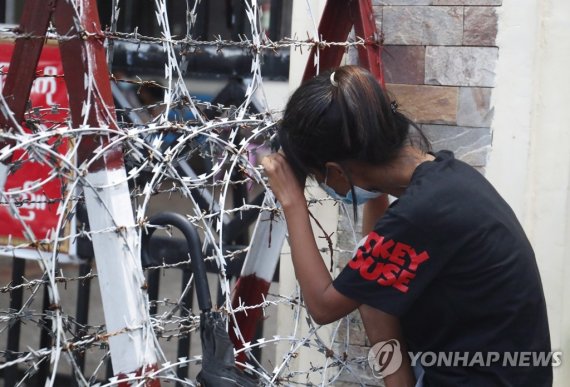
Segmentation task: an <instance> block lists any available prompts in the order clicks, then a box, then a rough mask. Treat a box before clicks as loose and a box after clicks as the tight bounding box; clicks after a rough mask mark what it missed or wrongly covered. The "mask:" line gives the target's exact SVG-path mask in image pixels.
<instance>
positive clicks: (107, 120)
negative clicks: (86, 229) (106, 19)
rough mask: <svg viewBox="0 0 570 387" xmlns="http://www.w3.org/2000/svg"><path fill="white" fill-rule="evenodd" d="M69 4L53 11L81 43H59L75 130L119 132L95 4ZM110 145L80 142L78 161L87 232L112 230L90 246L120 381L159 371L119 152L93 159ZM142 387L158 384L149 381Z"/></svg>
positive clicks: (60, 26)
mask: <svg viewBox="0 0 570 387" xmlns="http://www.w3.org/2000/svg"><path fill="white" fill-rule="evenodd" d="M73 3H74V4H75V7H73V6H72V2H71V0H64V1H59V2H58V4H57V8H56V10H55V26H56V28H57V30H58V32H59V33H60V34H61V35H69V34H70V33H71V34H73V33H76V34H77V36H78V37H77V38H76V39H72V40H67V41H61V42H60V50H61V57H62V62H63V69H64V73H65V79H66V84H67V88H68V92H69V100H70V108H71V116H72V123H73V126H74V127H79V126H80V125H83V124H85V123H86V124H88V125H89V126H90V127H94V128H107V127H108V128H113V129H116V128H117V125H116V115H115V111H114V104H113V97H112V92H111V85H110V82H109V73H108V68H107V62H106V54H105V49H104V46H103V41H104V39H103V34H102V32H101V28H100V24H99V15H98V12H97V4H96V2H95V1H94V0H79V1H77V0H76V1H74V2H73ZM82 34H83V35H82ZM80 35H82V39H81V38H79V36H80ZM78 59H80V60H78ZM87 101H89V104H88V102H87ZM110 141H111V139H110V138H109V137H108V136H104V135H99V136H97V135H91V136H84V137H83V138H82V139H81V144H80V146H79V150H78V153H79V154H78V160H79V163H80V166H81V165H82V164H83V165H86V164H85V163H87V162H88V163H89V167H88V169H87V174H86V175H85V181H86V184H84V186H83V187H84V188H83V189H84V193H85V203H86V206H87V214H88V218H89V225H90V228H91V230H93V231H99V230H105V229H107V230H111V231H109V232H96V233H94V234H93V235H92V241H93V250H94V253H95V261H96V263H97V271H98V275H99V283H100V289H101V298H102V302H103V310H104V313H105V324H106V328H107V332H108V333H109V334H110V336H109V339H108V340H109V348H110V350H111V361H112V365H113V371H114V373H115V375H119V377H123V376H126V375H128V374H131V375H132V374H135V375H136V376H144V375H145V374H148V373H149V372H150V371H155V370H156V369H157V366H156V363H157V355H156V348H155V340H154V332H153V330H152V327H151V326H150V318H149V312H148V297H147V295H146V293H145V291H144V290H143V288H144V283H145V278H144V274H143V271H142V265H141V260H140V246H139V244H138V236H137V230H136V227H135V220H134V214H133V210H132V207H131V201H130V194H129V189H128V185H127V176H126V171H125V166H124V163H123V157H122V150H121V147H120V146H119V145H117V146H114V147H111V148H110V149H109V150H107V151H106V152H104V153H103V154H101V155H99V156H98V158H97V159H96V160H91V159H92V158H93V157H94V156H95V154H96V153H97V149H100V147H105V146H107V145H108V144H109V143H110ZM127 385H128V383H126V382H125V383H122V384H120V386H127ZM145 385H146V386H153V387H154V386H160V383H159V382H158V381H157V380H149V381H147V382H146V383H145Z"/></svg>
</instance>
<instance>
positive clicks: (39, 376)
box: [30, 284, 52, 386]
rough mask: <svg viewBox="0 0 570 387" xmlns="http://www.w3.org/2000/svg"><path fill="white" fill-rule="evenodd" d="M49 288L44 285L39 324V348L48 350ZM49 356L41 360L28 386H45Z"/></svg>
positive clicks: (49, 343) (49, 340)
mask: <svg viewBox="0 0 570 387" xmlns="http://www.w3.org/2000/svg"><path fill="white" fill-rule="evenodd" d="M49 286H50V285H48V284H46V285H44V298H43V306H42V311H43V314H44V317H42V322H41V327H42V330H41V333H40V348H49V347H51V335H50V333H51V331H52V319H51V318H49V317H48V314H49V313H50V310H51V308H50V297H49ZM50 363H51V362H50V356H49V355H47V356H46V358H44V359H43V361H42V363H41V364H40V366H39V370H38V372H37V373H36V374H35V375H34V377H33V382H32V383H31V384H30V385H32V386H44V385H45V384H46V380H47V378H48V376H49V373H50V370H49V369H50Z"/></svg>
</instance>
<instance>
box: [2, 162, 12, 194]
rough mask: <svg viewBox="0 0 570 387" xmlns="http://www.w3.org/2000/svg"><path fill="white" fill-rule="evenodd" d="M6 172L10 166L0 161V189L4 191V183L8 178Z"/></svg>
mask: <svg viewBox="0 0 570 387" xmlns="http://www.w3.org/2000/svg"><path fill="white" fill-rule="evenodd" d="M8 172H10V166H8V165H6V164H4V163H1V162H0V191H4V185H5V184H6V180H7V179H8Z"/></svg>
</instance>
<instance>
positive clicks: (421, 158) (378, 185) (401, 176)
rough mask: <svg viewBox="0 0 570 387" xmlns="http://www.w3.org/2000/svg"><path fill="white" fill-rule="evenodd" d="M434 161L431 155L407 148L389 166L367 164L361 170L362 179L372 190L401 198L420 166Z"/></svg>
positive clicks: (410, 147)
mask: <svg viewBox="0 0 570 387" xmlns="http://www.w3.org/2000/svg"><path fill="white" fill-rule="evenodd" d="M433 159H434V157H433V155H431V154H429V153H425V152H423V151H422V150H420V149H417V148H414V147H412V146H405V147H403V148H402V149H401V151H400V152H399V153H398V155H397V156H396V157H395V158H394V160H392V161H391V162H389V163H388V164H384V165H370V164H367V166H366V167H365V168H359V170H360V171H362V175H361V176H360V178H361V179H362V181H363V182H364V183H365V184H366V186H368V187H369V188H371V189H375V190H378V191H382V192H384V193H387V194H390V195H392V196H395V197H399V196H400V195H401V194H402V193H403V192H404V191H405V190H406V188H407V187H408V185H409V184H410V181H411V180H412V175H413V174H414V171H415V170H416V168H417V167H418V165H420V164H421V163H423V162H426V161H432V160H433Z"/></svg>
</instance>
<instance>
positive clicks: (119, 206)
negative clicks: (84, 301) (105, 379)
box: [84, 168, 157, 375]
mask: <svg viewBox="0 0 570 387" xmlns="http://www.w3.org/2000/svg"><path fill="white" fill-rule="evenodd" d="M86 180H87V182H88V184H89V185H90V186H91V187H89V186H88V185H86V186H85V187H84V191H85V202H86V205H87V213H88V216H89V223H90V224H89V226H90V228H91V230H93V231H96V232H95V233H94V234H92V241H93V249H94V252H95V258H96V262H97V272H98V274H99V282H100V289H101V299H102V302H103V310H104V313H105V324H106V327H107V332H108V333H109V334H111V335H112V336H111V337H109V345H110V347H111V349H112V356H111V360H112V364H113V371H114V373H115V375H117V374H121V373H123V374H126V373H131V372H135V371H138V370H140V368H141V367H142V366H150V365H154V364H156V362H157V356H156V352H155V348H154V338H153V335H154V333H153V331H152V327H151V326H150V319H149V314H148V301H147V295H146V293H145V291H144V290H142V288H143V285H144V282H145V279H144V275H143V271H142V265H141V260H140V246H138V238H137V233H136V228H135V221H134V216H133V210H132V207H131V201H130V195H129V190H128V185H127V180H126V172H125V169H124V168H120V169H114V170H100V171H97V172H91V173H88V174H87V176H86ZM116 227H118V228H119V229H118V231H116ZM102 230H109V231H105V232H99V231H102ZM119 332H121V333H119ZM117 333H118V334H117Z"/></svg>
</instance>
